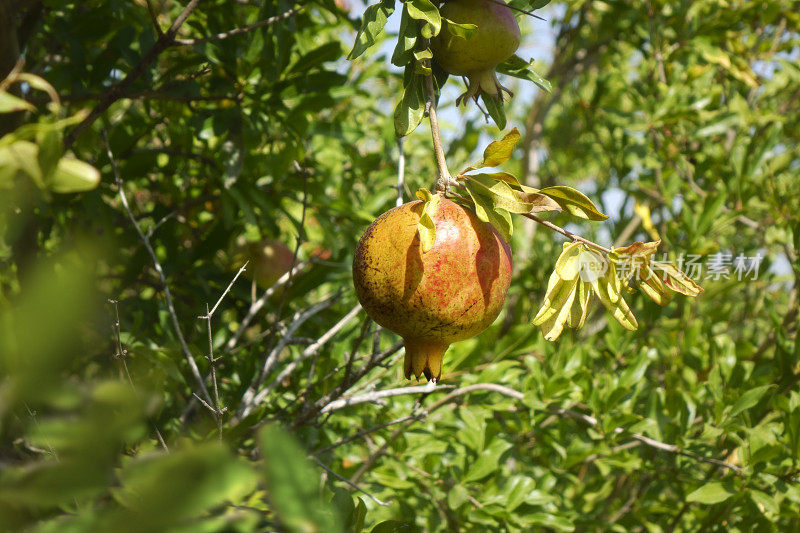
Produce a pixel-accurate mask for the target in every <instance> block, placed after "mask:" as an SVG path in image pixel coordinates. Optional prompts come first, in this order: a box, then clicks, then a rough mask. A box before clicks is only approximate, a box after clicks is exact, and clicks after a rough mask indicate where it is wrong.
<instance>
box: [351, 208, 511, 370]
mask: <svg viewBox="0 0 800 533" xmlns="http://www.w3.org/2000/svg"><path fill="white" fill-rule="evenodd" d="M423 206H424V203H423V202H422V201H415V202H410V203H407V204H403V205H401V206H399V207H396V208H394V209H391V210H389V211H387V212H386V213H384V214H383V215H381V216H380V217H379V218H378V219H377V220H375V222H373V223H372V225H371V226H370V227H369V228H367V231H366V232H365V233H364V235H363V236H362V237H361V240H360V241H359V242H358V246H357V247H356V252H355V259H354V261H353V282H354V284H355V288H356V294H357V296H358V300H359V301H360V302H361V305H363V306H364V309H365V310H366V311H367V314H369V316H370V317H372V319H373V320H375V322H377V323H378V324H380V325H381V326H383V327H385V328H387V329H390V330H392V331H394V332H395V333H397V334H398V335H400V336H401V337H403V341H404V344H405V348H406V354H405V363H404V373H405V376H406V378H410V377H411V374H414V376H416V377H417V378H419V377H420V375H421V374H425V377H426V378H427V379H428V380H429V381H430V380H434V381H438V380H439V378H440V376H441V374H442V356H443V355H444V353H445V351H446V350H447V348H448V347H449V346H450V344H451V343H453V342H456V341H460V340H464V339H468V338H470V337H473V336H475V335H477V334H478V333H480V332H481V331H483V330H484V329H486V328H487V327H488V326H489V325H490V324H491V323H492V322H494V319H495V318H497V315H498V314H499V313H500V309H501V308H502V306H503V301H504V300H505V297H506V292H507V291H508V285H509V282H510V280H511V266H512V260H511V250H510V249H509V247H508V244H507V243H506V242H505V241H504V240H503V238H502V237H500V235H499V234H498V233H497V231H496V230H495V229H494V228H493V227H492V226H491V225H490V224H487V223H486V222H483V221H481V220H480V219H479V218H478V217H477V215H475V213H473V212H472V211H471V210H469V209H467V208H465V207H462V206H460V205H458V204H456V203H455V202H452V201H451V200H448V199H445V198H443V199H442V200H441V201H440V203H439V204H438V206H436V208H435V210H434V212H433V213H429V214H430V215H431V218H432V219H433V223H434V226H435V227H436V241H435V243H434V244H433V247H432V248H431V249H430V250H428V251H427V252H423V251H422V247H421V244H420V239H419V235H418V233H417V222H419V219H420V216H421V214H422V210H423Z"/></svg>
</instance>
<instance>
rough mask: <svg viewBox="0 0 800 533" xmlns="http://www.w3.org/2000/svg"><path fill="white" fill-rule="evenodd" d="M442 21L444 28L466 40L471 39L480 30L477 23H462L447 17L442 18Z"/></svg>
mask: <svg viewBox="0 0 800 533" xmlns="http://www.w3.org/2000/svg"><path fill="white" fill-rule="evenodd" d="M442 22H443V23H444V28H445V29H446V30H447V31H449V32H450V33H451V34H452V35H455V36H456V37H460V38H461V39H464V40H467V39H470V38H471V37H472V36H473V35H475V32H476V31H477V30H478V27H477V26H476V25H475V24H466V23H464V24H460V23H458V22H453V21H452V20H450V19H447V18H442Z"/></svg>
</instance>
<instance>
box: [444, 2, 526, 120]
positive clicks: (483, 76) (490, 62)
mask: <svg viewBox="0 0 800 533" xmlns="http://www.w3.org/2000/svg"><path fill="white" fill-rule="evenodd" d="M440 12H441V15H442V16H443V17H445V18H446V19H448V20H451V21H453V22H456V23H458V24H473V25H475V26H476V27H477V28H476V30H475V32H474V33H473V35H472V36H471V37H469V38H468V39H465V38H463V37H460V36H456V35H453V34H452V33H451V32H449V31H446V30H443V31H441V32H440V33H439V35H437V36H436V38H434V39H433V41H432V42H431V49H432V51H433V57H434V59H435V60H436V62H437V63H439V65H441V67H442V68H443V69H444V70H445V71H447V72H448V73H450V74H453V75H456V76H466V77H467V79H468V80H469V87H468V88H467V92H465V93H464V94H462V95H461V96H459V97H458V100H456V104H459V103H460V102H462V101H466V100H467V99H468V98H476V97H477V96H478V95H480V94H481V93H486V94H488V95H491V96H493V97H498V96H500V95H501V91H506V92H508V93H509V94H511V91H509V90H508V89H506V88H505V87H503V86H502V85H500V82H499V81H498V80H497V75H496V74H495V69H496V68H497V65H499V64H500V63H502V62H504V61H505V60H507V59H508V58H510V57H511V56H512V55H514V52H516V50H517V48H519V43H520V31H519V25H518V24H517V20H516V19H515V18H514V14H513V13H512V12H511V9H509V7H508V6H507V5H505V4H503V3H502V2H500V3H497V2H494V1H492V0H451V1H449V2H446V3H445V4H444V6H442V8H441V9H440Z"/></svg>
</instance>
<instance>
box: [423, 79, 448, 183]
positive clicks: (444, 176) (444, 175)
mask: <svg viewBox="0 0 800 533" xmlns="http://www.w3.org/2000/svg"><path fill="white" fill-rule="evenodd" d="M429 66H430V64H429ZM425 89H426V91H427V93H428V104H427V106H426V107H427V111H428V118H429V119H430V123H431V138H432V139H433V151H434V152H435V153H436V166H437V167H438V169H439V178H438V179H437V180H436V187H435V189H436V192H438V193H442V194H445V193H447V189H448V187H449V186H450V181H451V180H452V178H451V177H450V171H449V170H447V161H446V160H445V158H444V149H443V148H442V137H441V135H440V134H439V118H438V117H437V115H436V91H435V90H434V88H433V72H431V73H430V74H428V75H427V76H425Z"/></svg>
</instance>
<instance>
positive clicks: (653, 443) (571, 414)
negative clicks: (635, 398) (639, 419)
mask: <svg viewBox="0 0 800 533" xmlns="http://www.w3.org/2000/svg"><path fill="white" fill-rule="evenodd" d="M443 388H444V387H443V386H442V385H437V386H435V387H430V384H428V385H424V386H419V387H405V388H400V389H389V390H384V391H375V392H370V393H365V394H363V395H360V396H355V397H351V398H347V399H343V400H337V401H336V402H332V403H331V404H329V405H326V406H325V408H323V412H326V411H334V410H338V409H341V408H343V407H345V406H347V405H354V404H356V403H364V402H370V401H375V400H377V399H380V398H384V397H389V396H398V395H400V394H414V393H421V394H430V393H432V392H437V391H439V390H443ZM403 391H405V392H403ZM475 391H492V392H497V393H500V394H502V395H504V396H509V397H511V398H514V399H516V400H519V401H522V399H523V398H524V394H522V393H521V392H519V391H516V390H514V389H512V388H509V387H505V386H503V385H498V384H496V383H476V384H474V385H468V386H466V387H462V388H459V389H456V390H454V391H452V392H450V393H449V394H448V395H447V396H445V397H444V398H442V399H441V400H438V401H437V402H435V403H433V404H431V406H430V407H428V408H427V409H425V411H423V413H424V415H423V416H420V417H413V418H414V419H416V418H419V419H421V418H424V417H425V416H428V415H430V413H432V412H433V411H435V410H436V409H439V408H440V407H442V406H443V405H445V404H447V403H449V402H451V401H452V400H454V399H455V398H457V397H459V396H463V395H464V394H468V393H470V392H475ZM551 411H552V412H553V413H554V414H557V415H560V416H564V417H568V418H572V419H575V420H580V421H582V422H584V423H586V424H587V425H589V426H591V427H593V428H594V429H597V430H598V431H602V427H601V425H600V422H599V421H598V420H597V418H595V417H593V416H591V415H588V414H584V413H580V412H577V411H574V410H572V409H566V408H558V407H553V408H551ZM410 421H413V420H410ZM611 433H612V434H614V435H618V434H627V430H626V429H625V428H622V427H617V428H614V429H613V430H612V431H611ZM630 437H631V438H632V439H633V440H635V441H638V442H640V443H642V444H645V445H647V446H650V447H652V448H655V449H657V450H661V451H665V452H669V453H674V454H677V455H683V456H684V457H689V458H690V459H694V460H696V461H700V462H703V463H708V464H711V465H714V466H721V467H724V468H727V469H728V470H731V471H733V472H735V473H737V474H739V475H741V474H742V469H741V468H740V467H738V466H736V465H734V464H731V463H728V462H725V461H722V460H720V459H715V458H713V457H706V456H703V455H699V454H696V453H694V452H689V451H686V450H682V449H681V448H680V447H678V446H677V445H675V444H667V443H664V442H661V441H658V440H655V439H652V438H650V437H646V436H644V435H640V434H638V433H633V434H630Z"/></svg>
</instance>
